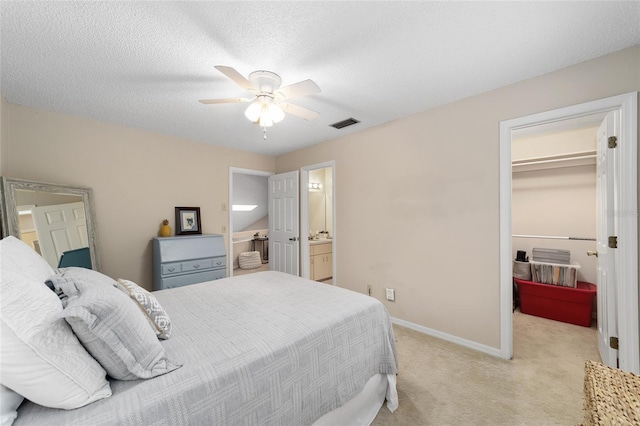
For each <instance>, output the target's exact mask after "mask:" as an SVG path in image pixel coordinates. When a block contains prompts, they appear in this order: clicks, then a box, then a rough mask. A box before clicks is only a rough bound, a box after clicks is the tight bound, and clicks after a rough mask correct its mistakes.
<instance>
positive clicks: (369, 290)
mask: <svg viewBox="0 0 640 426" xmlns="http://www.w3.org/2000/svg"><path fill="white" fill-rule="evenodd" d="M367 294H368V295H369V296H371V284H368V285H367Z"/></svg>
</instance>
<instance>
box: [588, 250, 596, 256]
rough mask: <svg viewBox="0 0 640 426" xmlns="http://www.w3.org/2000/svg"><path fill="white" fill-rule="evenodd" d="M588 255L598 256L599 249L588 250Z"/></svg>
mask: <svg viewBox="0 0 640 426" xmlns="http://www.w3.org/2000/svg"><path fill="white" fill-rule="evenodd" d="M587 256H595V257H598V252H597V251H592V250H587Z"/></svg>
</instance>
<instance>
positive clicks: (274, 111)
mask: <svg viewBox="0 0 640 426" xmlns="http://www.w3.org/2000/svg"><path fill="white" fill-rule="evenodd" d="M269 114H271V119H272V120H273V122H274V123H279V122H281V121H282V120H283V119H284V111H283V110H282V108H280V105H278V104H276V103H275V102H273V100H272V101H271V104H270V105H269Z"/></svg>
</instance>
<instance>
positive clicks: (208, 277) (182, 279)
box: [158, 269, 227, 290]
mask: <svg viewBox="0 0 640 426" xmlns="http://www.w3.org/2000/svg"><path fill="white" fill-rule="evenodd" d="M226 276H227V271H226V270H225V269H212V270H210V271H205V272H195V273H193V274H186V275H180V276H179V277H169V278H164V279H163V280H162V283H161V288H159V289H158V290H165V289H167V288H175V287H182V286H185V285H191V284H197V283H201V282H205V281H213V280H217V279H220V278H225V277H226Z"/></svg>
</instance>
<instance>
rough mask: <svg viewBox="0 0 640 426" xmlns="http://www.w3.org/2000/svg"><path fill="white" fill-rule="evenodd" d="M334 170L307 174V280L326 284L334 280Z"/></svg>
mask: <svg viewBox="0 0 640 426" xmlns="http://www.w3.org/2000/svg"><path fill="white" fill-rule="evenodd" d="M332 176H333V170H332V168H331V167H325V168H322V169H315V170H310V171H309V206H308V212H309V277H310V279H312V280H314V281H321V282H324V283H327V284H331V283H332V279H333V250H332V247H333V244H332V243H333V241H332V238H333V205H332V203H333V177H332Z"/></svg>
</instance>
